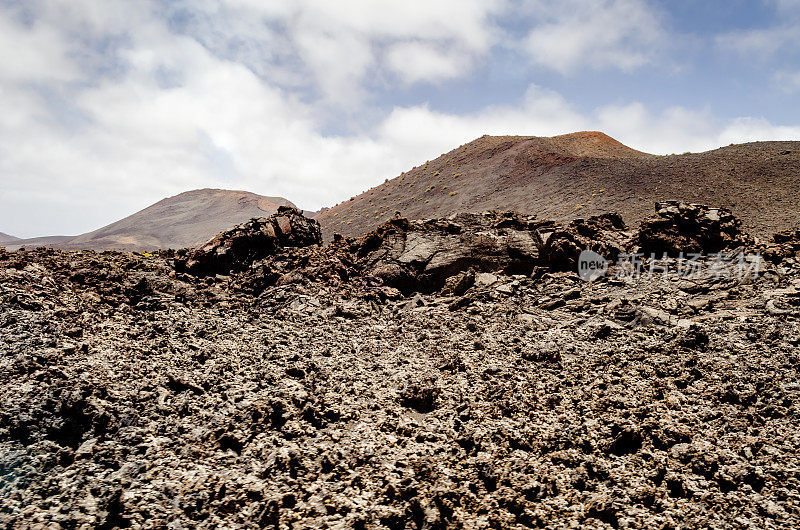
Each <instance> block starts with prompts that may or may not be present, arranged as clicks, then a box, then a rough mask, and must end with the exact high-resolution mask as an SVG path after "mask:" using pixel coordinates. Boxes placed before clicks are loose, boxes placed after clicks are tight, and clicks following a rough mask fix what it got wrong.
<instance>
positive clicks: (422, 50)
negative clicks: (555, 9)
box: [167, 0, 510, 109]
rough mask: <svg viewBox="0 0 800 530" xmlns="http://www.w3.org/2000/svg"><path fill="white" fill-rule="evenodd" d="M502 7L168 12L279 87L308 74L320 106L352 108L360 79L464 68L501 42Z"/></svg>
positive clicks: (454, 2) (303, 0)
mask: <svg viewBox="0 0 800 530" xmlns="http://www.w3.org/2000/svg"><path fill="white" fill-rule="evenodd" d="M509 5H510V4H509V2H507V1H506V0H434V1H432V2H428V3H426V4H425V5H424V7H422V6H418V5H414V4H407V3H397V2H373V1H370V0H342V1H338V2H318V1H315V0H297V1H295V2H286V3H275V2H264V3H261V2H253V1H248V2H233V1H227V2H224V3H223V4H222V6H220V5H219V4H217V3H212V2H202V3H200V4H196V3H192V4H188V3H186V2H178V3H176V4H174V6H173V8H172V9H170V11H169V12H168V13H167V16H168V17H169V18H170V19H171V20H172V21H173V25H174V26H175V27H176V28H178V29H179V30H180V31H182V32H184V33H185V34H186V35H188V36H191V37H193V38H195V39H197V40H198V41H199V42H202V43H203V44H204V45H206V46H207V47H208V48H209V49H210V50H211V51H212V52H213V53H215V54H217V55H218V56H220V57H222V58H227V59H234V60H237V61H241V62H243V63H244V64H246V65H247V66H248V67H250V68H251V69H253V70H254V71H255V72H256V73H258V74H260V75H262V77H265V78H268V79H269V80H270V81H272V82H278V83H283V86H284V87H287V86H289V85H290V84H291V83H294V84H295V85H302V84H303V80H304V79H311V80H313V83H312V84H311V85H310V86H306V88H308V89H309V90H311V91H312V92H314V93H315V94H317V95H320V96H322V97H323V98H324V100H325V102H326V103H328V104H336V105H340V106H343V107H345V108H349V109H352V108H355V107H357V106H358V105H359V104H361V103H362V102H363V101H364V99H365V98H366V97H367V93H366V91H365V89H364V85H365V83H366V84H368V82H369V81H370V80H371V79H374V78H376V77H381V76H384V75H387V76H394V78H396V79H397V80H399V81H400V82H401V83H403V84H413V83H417V82H426V83H427V82H434V83H435V82H438V81H440V80H442V79H452V78H456V77H459V76H466V75H468V74H469V73H470V72H471V71H472V67H473V65H475V64H477V61H478V60H479V59H480V58H485V57H486V56H487V54H488V53H489V52H490V50H491V49H492V47H493V46H494V45H496V44H497V43H498V42H499V41H500V31H499V28H498V27H497V25H496V24H495V23H494V20H493V17H494V16H496V15H499V14H500V13H503V12H505V11H506V10H507V9H508V8H509ZM242 43H250V45H249V46H244V45H243V44H242ZM265 64H267V65H269V66H268V67H265V66H264V65H265ZM289 70H291V71H293V73H294V75H293V74H292V73H291V72H289ZM298 71H299V72H302V73H303V75H300V76H298V75H297V73H298ZM394 78H393V79H392V81H393V80H394Z"/></svg>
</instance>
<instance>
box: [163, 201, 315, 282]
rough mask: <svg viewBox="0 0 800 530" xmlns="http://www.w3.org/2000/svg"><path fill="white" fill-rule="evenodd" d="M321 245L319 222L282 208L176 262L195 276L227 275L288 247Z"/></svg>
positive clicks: (219, 236)
mask: <svg viewBox="0 0 800 530" xmlns="http://www.w3.org/2000/svg"><path fill="white" fill-rule="evenodd" d="M321 243H322V233H321V230H320V226H319V223H318V222H316V221H315V220H313V219H309V218H307V217H305V216H303V215H302V213H301V212H300V211H299V210H297V209H296V208H293V207H291V206H279V207H278V212H277V213H275V214H273V215H271V216H269V217H267V218H256V219H251V220H249V221H247V222H245V223H242V224H240V225H237V226H235V227H234V228H232V229H230V230H227V231H225V232H222V233H220V234H219V235H217V236H216V237H214V238H212V239H211V240H210V241H208V242H207V243H205V244H203V245H201V246H200V247H199V248H197V249H194V250H191V251H190V252H189V253H188V256H185V257H183V259H179V260H178V261H177V266H178V269H179V270H186V271H188V272H190V273H192V274H196V275H203V276H205V275H209V274H228V273H230V272H240V271H243V270H246V269H247V268H248V267H249V266H250V264H251V263H253V262H254V261H256V260H259V259H262V258H265V257H266V256H269V255H272V254H275V253H276V252H278V251H279V250H281V249H283V248H287V247H305V246H309V245H319V244H321Z"/></svg>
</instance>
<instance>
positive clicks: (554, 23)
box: [522, 0, 666, 74]
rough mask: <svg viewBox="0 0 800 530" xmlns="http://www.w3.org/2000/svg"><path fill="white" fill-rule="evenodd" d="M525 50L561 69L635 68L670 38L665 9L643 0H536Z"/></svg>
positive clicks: (545, 64) (538, 61) (540, 62)
mask: <svg viewBox="0 0 800 530" xmlns="http://www.w3.org/2000/svg"><path fill="white" fill-rule="evenodd" d="M528 6H529V8H528V10H527V14H528V16H529V17H530V18H531V19H532V20H533V22H534V24H533V27H532V29H531V31H530V32H529V33H528V35H527V37H526V38H525V39H524V41H523V45H522V46H523V49H524V51H525V52H526V53H527V54H528V55H529V57H530V58H531V60H532V61H533V62H534V63H535V64H538V65H540V66H543V67H545V68H549V69H552V70H555V71H558V72H560V73H562V74H568V73H572V72H575V71H576V70H578V69H579V68H590V69H602V68H614V69H619V70H623V71H631V70H633V69H635V68H638V67H640V66H643V65H645V64H647V63H649V62H651V61H652V60H653V58H654V57H655V56H656V55H657V54H658V52H659V48H661V47H663V46H664V45H665V42H666V32H665V30H664V29H663V27H662V22H661V17H660V14H659V13H658V12H657V11H655V10H654V9H653V8H651V7H650V6H649V5H648V4H647V3H645V2H643V1H641V0H603V1H599V2H597V1H590V0H567V1H560V0H536V1H534V2H531V3H530V4H528Z"/></svg>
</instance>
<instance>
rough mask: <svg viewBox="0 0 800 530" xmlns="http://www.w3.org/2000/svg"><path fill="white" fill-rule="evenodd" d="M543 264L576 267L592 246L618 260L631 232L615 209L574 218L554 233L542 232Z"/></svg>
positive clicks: (557, 266) (609, 257)
mask: <svg viewBox="0 0 800 530" xmlns="http://www.w3.org/2000/svg"><path fill="white" fill-rule="evenodd" d="M542 238H543V246H542V252H541V264H542V265H543V266H546V267H548V268H550V269H553V270H557V271H567V270H575V269H576V267H577V265H578V256H580V253H581V252H582V251H584V250H592V251H594V252H596V253H598V254H600V255H601V256H603V257H604V258H606V259H608V260H615V259H617V256H619V254H620V252H622V250H623V249H624V248H625V244H626V241H627V240H628V239H629V238H630V233H629V232H626V227H625V223H624V222H623V221H622V217H620V216H619V215H618V214H615V213H609V214H603V215H599V216H593V217H589V218H588V219H575V220H574V221H572V222H570V223H569V224H568V225H567V226H565V227H559V228H558V229H557V230H556V231H554V232H552V233H549V234H548V233H544V234H542Z"/></svg>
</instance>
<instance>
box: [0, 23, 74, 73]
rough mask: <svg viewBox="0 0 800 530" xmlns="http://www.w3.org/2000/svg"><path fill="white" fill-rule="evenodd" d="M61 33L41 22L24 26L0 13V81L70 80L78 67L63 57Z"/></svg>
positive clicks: (63, 45) (63, 46)
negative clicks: (28, 26)
mask: <svg viewBox="0 0 800 530" xmlns="http://www.w3.org/2000/svg"><path fill="white" fill-rule="evenodd" d="M66 49H67V46H66V43H65V41H64V38H63V36H62V35H61V34H60V33H59V32H58V31H56V30H55V28H52V27H48V26H46V25H42V24H34V25H33V26H32V27H30V28H27V27H25V26H23V25H22V24H20V23H18V22H16V21H14V20H12V19H10V18H4V17H2V16H0V81H2V82H3V83H8V82H39V81H69V80H72V79H74V78H75V77H76V76H77V69H76V68H75V67H74V66H73V64H72V63H71V61H70V60H69V59H68V58H67V57H66V54H65V50H66Z"/></svg>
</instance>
